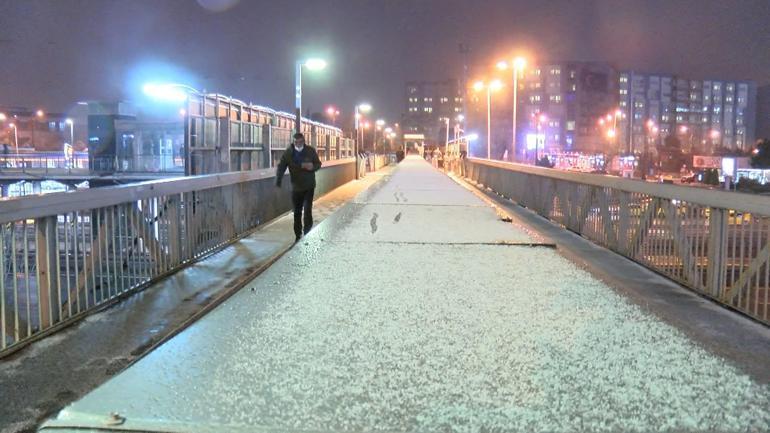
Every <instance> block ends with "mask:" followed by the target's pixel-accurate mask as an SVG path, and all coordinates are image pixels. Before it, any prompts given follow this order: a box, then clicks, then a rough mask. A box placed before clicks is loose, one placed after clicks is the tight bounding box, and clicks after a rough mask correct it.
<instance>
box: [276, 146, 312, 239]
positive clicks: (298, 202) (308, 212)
mask: <svg viewBox="0 0 770 433" xmlns="http://www.w3.org/2000/svg"><path fill="white" fill-rule="evenodd" d="M286 167H288V168H289V175H290V176H291V201H292V203H293V204H294V236H295V239H294V241H295V242H297V241H299V238H300V237H302V234H303V233H304V234H307V233H308V232H309V231H310V229H311V228H313V193H314V192H315V172H316V171H318V169H320V168H321V160H320V159H319V158H318V153H317V152H316V151H315V149H313V147H312V146H307V145H305V136H304V135H302V133H300V132H298V133H296V134H294V143H293V144H292V145H291V146H289V147H288V148H286V151H285V152H283V156H281V161H280V162H279V163H278V171H277V172H276V174H275V184H276V186H278V187H279V188H280V186H281V182H282V181H283V174H284V172H285V171H286ZM303 211H304V213H305V218H304V220H305V227H304V230H303V227H302V219H303V218H302V212H303Z"/></svg>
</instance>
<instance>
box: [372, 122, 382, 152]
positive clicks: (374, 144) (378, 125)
mask: <svg viewBox="0 0 770 433" xmlns="http://www.w3.org/2000/svg"><path fill="white" fill-rule="evenodd" d="M374 125H375V127H374V131H373V132H372V134H373V141H372V151H374V152H377V131H381V130H382V127H383V126H385V120H383V119H377V121H376V122H374Z"/></svg>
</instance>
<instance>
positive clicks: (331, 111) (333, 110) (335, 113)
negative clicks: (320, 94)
mask: <svg viewBox="0 0 770 433" xmlns="http://www.w3.org/2000/svg"><path fill="white" fill-rule="evenodd" d="M326 114H327V115H329V117H331V119H332V125H334V126H337V116H339V115H340V110H338V109H337V108H335V107H333V106H331V105H330V106H328V107H326Z"/></svg>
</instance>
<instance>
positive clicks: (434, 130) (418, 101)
mask: <svg viewBox="0 0 770 433" xmlns="http://www.w3.org/2000/svg"><path fill="white" fill-rule="evenodd" d="M462 94H463V93H462V88H461V87H460V83H459V82H458V81H457V80H454V79H450V80H444V81H409V82H407V83H406V94H405V98H406V112H405V114H404V117H403V120H402V123H403V125H402V130H403V131H404V133H406V134H423V135H424V136H425V142H426V144H428V145H443V144H444V142H445V141H446V136H447V129H446V128H447V119H448V120H449V126H450V129H449V135H450V139H451V138H452V130H453V128H454V126H455V124H456V119H457V116H458V115H460V114H462V107H463V96H462Z"/></svg>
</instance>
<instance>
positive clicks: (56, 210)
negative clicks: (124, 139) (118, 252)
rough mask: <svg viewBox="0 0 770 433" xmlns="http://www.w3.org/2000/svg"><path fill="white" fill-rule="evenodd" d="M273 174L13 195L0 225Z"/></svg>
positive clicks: (1, 204) (0, 205) (0, 209)
mask: <svg viewBox="0 0 770 433" xmlns="http://www.w3.org/2000/svg"><path fill="white" fill-rule="evenodd" d="M353 161H354V158H345V159H339V160H335V161H324V162H323V166H324V167H333V166H336V165H341V164H348V163H352V162H353ZM273 176H275V169H274V168H264V169H259V170H252V171H238V172H231V173H218V174H206V175H199V176H187V177H175V178H172V179H158V180H150V181H144V182H139V183H134V184H130V185H116V186H108V187H103V188H93V189H87V190H79V191H66V192H56V193H51V194H45V195H36V196H23V197H14V198H11V199H8V200H4V201H0V224H2V223H7V222H11V221H18V220H22V219H33V218H39V217H43V216H48V215H58V214H62V213H67V212H75V211H79V210H83V209H92V208H95V207H105V206H114V205H117V204H119V203H123V202H126V201H131V200H142V199H147V198H151V197H156V196H159V195H171V194H181V193H185V192H192V191H201V190H205V189H211V188H217V187H222V186H227V185H233V184H237V183H241V182H249V181H254V180H261V179H267V178H270V177H273Z"/></svg>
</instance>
